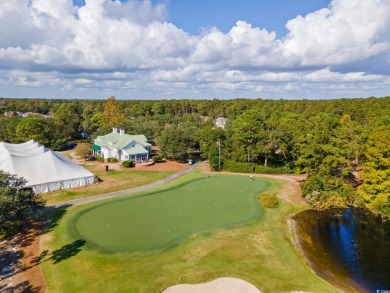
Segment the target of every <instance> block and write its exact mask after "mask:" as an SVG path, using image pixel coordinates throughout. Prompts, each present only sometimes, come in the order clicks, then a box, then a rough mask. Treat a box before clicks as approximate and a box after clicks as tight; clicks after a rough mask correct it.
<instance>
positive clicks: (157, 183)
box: [46, 162, 204, 207]
mask: <svg viewBox="0 0 390 293" xmlns="http://www.w3.org/2000/svg"><path fill="white" fill-rule="evenodd" d="M203 163H204V162H199V163H196V164H194V165H189V166H188V167H187V168H186V169H184V170H181V171H179V172H177V173H175V174H172V175H170V176H168V177H165V178H163V179H160V180H157V181H154V182H152V183H149V184H145V185H141V186H138V187H133V188H129V189H125V190H120V191H114V192H110V193H104V194H99V195H94V196H90V197H85V198H79V199H73V200H69V201H64V202H59V203H53V204H48V205H46V206H47V207H61V206H64V205H67V206H73V205H80V204H85V203H90V202H94V201H98V200H102V199H108V198H113V197H117V196H121V195H126V194H131V193H135V192H139V191H144V190H146V189H149V188H153V187H157V186H160V185H163V184H165V183H168V182H170V181H172V180H174V179H176V178H179V177H181V176H183V175H185V174H187V173H189V172H191V171H192V170H194V169H195V168H196V167H198V166H199V165H201V164H203Z"/></svg>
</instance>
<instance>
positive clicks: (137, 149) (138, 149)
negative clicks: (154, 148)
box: [124, 145, 149, 155]
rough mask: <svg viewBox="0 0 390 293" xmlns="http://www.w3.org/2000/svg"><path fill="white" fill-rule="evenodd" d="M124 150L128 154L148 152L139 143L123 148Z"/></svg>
mask: <svg viewBox="0 0 390 293" xmlns="http://www.w3.org/2000/svg"><path fill="white" fill-rule="evenodd" d="M124 151H125V152H126V153H127V154H129V155H140V154H148V153H149V152H148V151H147V150H146V149H145V148H143V147H142V146H140V145H136V146H135V147H131V148H128V149H124Z"/></svg>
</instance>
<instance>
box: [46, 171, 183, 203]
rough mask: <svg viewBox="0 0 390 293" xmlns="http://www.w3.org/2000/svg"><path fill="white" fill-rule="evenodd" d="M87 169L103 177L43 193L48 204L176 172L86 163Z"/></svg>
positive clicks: (115, 189) (143, 182)
mask: <svg viewBox="0 0 390 293" xmlns="http://www.w3.org/2000/svg"><path fill="white" fill-rule="evenodd" d="M84 167H85V168H86V169H88V170H89V171H91V172H92V173H93V174H95V175H96V176H97V177H98V178H100V179H101V182H99V183H97V184H93V185H89V186H85V187H79V188H73V189H68V190H58V191H53V192H49V193H44V194H42V197H43V198H44V199H45V200H46V202H47V203H48V204H50V203H58V202H64V201H67V200H72V199H76V198H84V197H89V196H93V195H98V194H103V193H109V192H113V191H118V190H124V189H128V188H133V187H137V186H141V185H145V184H148V183H151V182H154V181H157V180H159V179H162V178H164V177H167V176H169V175H171V174H173V173H175V172H171V171H167V172H156V171H143V170H136V169H130V170H111V171H109V172H105V171H104V170H103V168H102V167H101V166H98V165H84Z"/></svg>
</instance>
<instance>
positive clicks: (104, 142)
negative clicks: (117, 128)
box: [94, 132, 151, 149]
mask: <svg viewBox="0 0 390 293" xmlns="http://www.w3.org/2000/svg"><path fill="white" fill-rule="evenodd" d="M134 141H135V142H136V143H137V144H140V145H141V146H143V147H148V146H151V144H149V143H147V142H146V141H147V139H146V137H145V135H143V134H139V135H129V134H120V133H113V132H111V133H109V134H106V135H103V136H98V137H97V138H96V139H95V140H94V143H95V145H98V146H100V147H109V148H111V149H124V148H125V147H126V146H127V145H129V144H130V143H132V142H134Z"/></svg>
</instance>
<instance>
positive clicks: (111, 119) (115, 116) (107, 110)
mask: <svg viewBox="0 0 390 293" xmlns="http://www.w3.org/2000/svg"><path fill="white" fill-rule="evenodd" d="M124 121H125V112H124V111H123V109H122V107H121V105H120V104H119V102H118V101H117V100H116V99H115V97H114V96H111V97H109V98H108V100H107V102H106V103H105V104H104V125H115V126H120V125H122V123H123V122H124Z"/></svg>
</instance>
